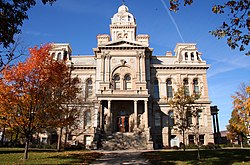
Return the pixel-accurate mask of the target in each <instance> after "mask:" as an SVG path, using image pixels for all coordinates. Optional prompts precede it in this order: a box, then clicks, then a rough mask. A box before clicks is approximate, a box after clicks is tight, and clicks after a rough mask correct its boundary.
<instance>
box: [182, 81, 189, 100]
mask: <svg viewBox="0 0 250 165" xmlns="http://www.w3.org/2000/svg"><path fill="white" fill-rule="evenodd" d="M183 85H184V95H185V96H189V84H188V79H187V78H185V79H184V80H183Z"/></svg>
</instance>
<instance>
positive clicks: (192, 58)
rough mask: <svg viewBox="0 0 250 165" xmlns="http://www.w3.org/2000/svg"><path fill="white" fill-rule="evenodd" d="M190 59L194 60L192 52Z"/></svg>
mask: <svg viewBox="0 0 250 165" xmlns="http://www.w3.org/2000/svg"><path fill="white" fill-rule="evenodd" d="M191 60H192V61H194V53H191Z"/></svg>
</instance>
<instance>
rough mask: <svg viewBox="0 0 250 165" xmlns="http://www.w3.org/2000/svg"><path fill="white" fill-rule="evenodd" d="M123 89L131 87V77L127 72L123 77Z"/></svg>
mask: <svg viewBox="0 0 250 165" xmlns="http://www.w3.org/2000/svg"><path fill="white" fill-rule="evenodd" d="M124 89H125V90H127V89H132V83H131V77H130V75H128V74H127V75H125V77H124Z"/></svg>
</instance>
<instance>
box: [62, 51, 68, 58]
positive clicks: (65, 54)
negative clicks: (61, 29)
mask: <svg viewBox="0 0 250 165" xmlns="http://www.w3.org/2000/svg"><path fill="white" fill-rule="evenodd" d="M67 54H68V52H67V51H64V52H63V60H67Z"/></svg>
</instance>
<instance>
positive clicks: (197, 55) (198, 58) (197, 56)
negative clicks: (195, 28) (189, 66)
mask: <svg viewBox="0 0 250 165" xmlns="http://www.w3.org/2000/svg"><path fill="white" fill-rule="evenodd" d="M196 58H197V60H200V57H199V53H198V52H196Z"/></svg>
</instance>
